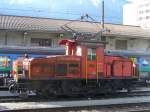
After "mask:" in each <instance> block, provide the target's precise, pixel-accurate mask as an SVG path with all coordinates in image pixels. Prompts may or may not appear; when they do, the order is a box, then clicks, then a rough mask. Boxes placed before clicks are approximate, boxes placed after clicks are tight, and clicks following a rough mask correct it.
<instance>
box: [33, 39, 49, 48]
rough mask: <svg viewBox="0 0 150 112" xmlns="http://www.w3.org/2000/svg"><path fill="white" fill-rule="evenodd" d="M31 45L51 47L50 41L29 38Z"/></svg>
mask: <svg viewBox="0 0 150 112" xmlns="http://www.w3.org/2000/svg"><path fill="white" fill-rule="evenodd" d="M31 45H32V46H47V47H48V46H51V45H52V40H51V39H41V38H31Z"/></svg>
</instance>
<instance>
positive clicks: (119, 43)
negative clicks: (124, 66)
mask: <svg viewBox="0 0 150 112" xmlns="http://www.w3.org/2000/svg"><path fill="white" fill-rule="evenodd" d="M115 48H116V49H118V50H119V49H120V50H126V49H127V40H116V43H115Z"/></svg>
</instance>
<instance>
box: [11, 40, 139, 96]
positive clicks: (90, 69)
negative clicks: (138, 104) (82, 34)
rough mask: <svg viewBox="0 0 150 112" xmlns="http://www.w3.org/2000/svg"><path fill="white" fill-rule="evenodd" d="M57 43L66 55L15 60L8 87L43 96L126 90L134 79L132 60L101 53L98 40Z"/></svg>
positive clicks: (102, 46) (134, 72) (134, 70)
mask: <svg viewBox="0 0 150 112" xmlns="http://www.w3.org/2000/svg"><path fill="white" fill-rule="evenodd" d="M60 44H61V45H65V46H66V55H62V56H48V57H45V58H24V59H22V60H19V59H18V60H16V61H15V62H14V63H13V66H14V67H13V69H14V71H15V74H16V75H14V76H16V77H15V81H16V84H13V85H11V86H10V90H13V91H14V89H15V90H16V91H22V92H25V90H28V89H29V90H35V91H36V92H37V94H43V95H44V96H45V95H46V94H47V96H49V94H50V95H54V94H75V93H77V94H78V93H84V94H88V93H91V92H92V93H97V92H98V93H101V92H102V93H105V92H111V91H116V90H120V89H122V88H127V89H128V90H130V88H131V85H132V84H133V83H134V82H135V81H137V79H138V74H136V73H137V72H136V66H135V65H134V64H133V63H132V61H131V60H129V59H126V58H123V57H117V56H106V55H104V46H105V45H104V43H102V42H91V41H90V42H86V41H72V40H62V41H61V42H60ZM18 62H19V63H21V66H20V65H19V64H18ZM16 68H20V70H22V71H21V72H20V73H21V74H19V75H20V76H24V77H23V78H22V77H19V75H18V70H17V69H16ZM23 84H24V85H23ZM18 87H19V88H18ZM24 88H25V89H24Z"/></svg>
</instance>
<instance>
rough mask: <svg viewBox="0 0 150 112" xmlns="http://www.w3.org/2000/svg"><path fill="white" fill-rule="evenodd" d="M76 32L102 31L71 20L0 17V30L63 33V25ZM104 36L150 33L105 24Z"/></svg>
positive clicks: (138, 35) (99, 27) (135, 35)
mask: <svg viewBox="0 0 150 112" xmlns="http://www.w3.org/2000/svg"><path fill="white" fill-rule="evenodd" d="M67 23H70V24H68V26H69V27H70V28H72V29H74V30H75V31H77V32H84V33H97V32H99V31H101V30H102V27H101V24H100V23H92V22H81V21H71V20H59V19H50V18H35V17H21V16H5V15H1V16H0V29H2V30H15V31H36V32H56V33H59V32H63V33H65V32H66V31H65V30H64V29H62V26H64V25H65V24H67ZM105 29H107V30H109V32H108V31H104V32H103V34H104V35H108V36H124V37H130V38H137V37H138V38H150V31H147V30H144V29H142V28H140V27H138V26H127V25H118V24H105Z"/></svg>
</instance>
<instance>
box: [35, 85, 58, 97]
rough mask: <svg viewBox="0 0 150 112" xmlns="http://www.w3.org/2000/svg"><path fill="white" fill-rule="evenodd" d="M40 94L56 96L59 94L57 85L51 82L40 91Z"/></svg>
mask: <svg viewBox="0 0 150 112" xmlns="http://www.w3.org/2000/svg"><path fill="white" fill-rule="evenodd" d="M38 95H40V96H41V95H42V96H43V97H45V98H55V97H56V96H57V85H54V84H49V85H47V86H46V87H43V89H42V90H40V91H38Z"/></svg>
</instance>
